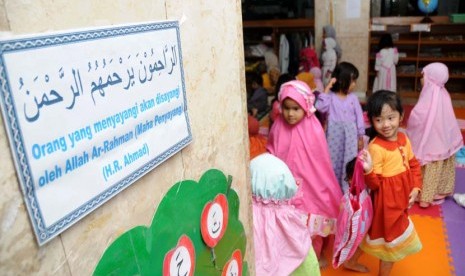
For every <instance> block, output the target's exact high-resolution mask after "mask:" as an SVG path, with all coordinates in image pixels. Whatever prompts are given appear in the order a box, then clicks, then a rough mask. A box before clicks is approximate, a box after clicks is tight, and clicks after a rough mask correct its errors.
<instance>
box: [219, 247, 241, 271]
mask: <svg viewBox="0 0 465 276" xmlns="http://www.w3.org/2000/svg"><path fill="white" fill-rule="evenodd" d="M221 276H242V254H241V251H240V250H239V249H236V250H235V251H234V252H233V254H232V256H231V259H229V261H228V262H227V263H226V264H225V265H224V267H223V273H221Z"/></svg>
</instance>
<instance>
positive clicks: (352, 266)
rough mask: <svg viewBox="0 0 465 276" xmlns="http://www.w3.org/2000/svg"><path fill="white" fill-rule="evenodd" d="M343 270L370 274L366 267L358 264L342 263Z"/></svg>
mask: <svg viewBox="0 0 465 276" xmlns="http://www.w3.org/2000/svg"><path fill="white" fill-rule="evenodd" d="M344 268H345V269H348V270H352V271H357V272H361V273H368V272H370V270H369V269H368V267H366V266H364V265H362V264H359V263H351V262H345V263H344Z"/></svg>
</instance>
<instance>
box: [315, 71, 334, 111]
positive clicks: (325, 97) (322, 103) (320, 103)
mask: <svg viewBox="0 0 465 276" xmlns="http://www.w3.org/2000/svg"><path fill="white" fill-rule="evenodd" d="M335 82H336V78H332V79H331V80H330V81H329V82H328V85H326V87H325V91H323V93H318V97H317V101H316V104H315V108H316V109H318V111H320V112H321V113H328V111H329V104H330V102H331V96H330V95H329V91H330V90H331V88H332V87H333V84H334V83H335Z"/></svg>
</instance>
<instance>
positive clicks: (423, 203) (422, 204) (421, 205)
mask: <svg viewBox="0 0 465 276" xmlns="http://www.w3.org/2000/svg"><path fill="white" fill-rule="evenodd" d="M418 205H420V207H421V208H428V207H429V206H430V204H429V203H428V202H423V201H420V204H418Z"/></svg>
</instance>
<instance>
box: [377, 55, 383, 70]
mask: <svg viewBox="0 0 465 276" xmlns="http://www.w3.org/2000/svg"><path fill="white" fill-rule="evenodd" d="M382 61H383V56H382V55H381V50H380V51H379V52H378V53H376V60H375V71H376V72H378V71H379V70H380V69H381V63H382Z"/></svg>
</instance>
